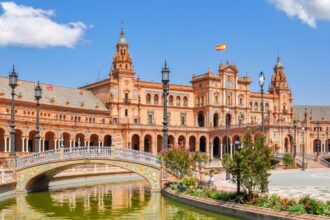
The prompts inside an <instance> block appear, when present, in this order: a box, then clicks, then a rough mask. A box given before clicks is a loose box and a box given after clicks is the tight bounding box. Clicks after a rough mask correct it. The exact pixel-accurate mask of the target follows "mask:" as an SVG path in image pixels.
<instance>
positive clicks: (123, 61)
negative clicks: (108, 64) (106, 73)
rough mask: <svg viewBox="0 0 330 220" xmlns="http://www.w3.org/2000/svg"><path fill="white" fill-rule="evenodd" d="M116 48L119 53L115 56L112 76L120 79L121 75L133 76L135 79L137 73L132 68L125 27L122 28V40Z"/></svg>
mask: <svg viewBox="0 0 330 220" xmlns="http://www.w3.org/2000/svg"><path fill="white" fill-rule="evenodd" d="M116 47H117V52H116V54H115V55H114V57H113V61H112V72H111V74H112V76H113V77H115V78H118V77H119V75H121V74H124V75H125V76H128V75H131V76H132V77H134V74H135V71H134V69H133V66H132V59H131V55H130V54H129V51H128V43H127V42H126V39H125V33H124V28H123V27H122V28H121V31H120V39H119V41H118V43H117V45H116Z"/></svg>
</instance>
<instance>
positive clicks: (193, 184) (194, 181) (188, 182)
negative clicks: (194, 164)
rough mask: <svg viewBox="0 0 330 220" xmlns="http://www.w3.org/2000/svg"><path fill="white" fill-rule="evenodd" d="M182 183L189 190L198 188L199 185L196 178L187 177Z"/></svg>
mask: <svg viewBox="0 0 330 220" xmlns="http://www.w3.org/2000/svg"><path fill="white" fill-rule="evenodd" d="M181 182H182V183H183V184H185V185H186V186H188V187H189V188H196V187H197V185H198V179H197V178H195V177H185V178H183V179H182V181H181Z"/></svg>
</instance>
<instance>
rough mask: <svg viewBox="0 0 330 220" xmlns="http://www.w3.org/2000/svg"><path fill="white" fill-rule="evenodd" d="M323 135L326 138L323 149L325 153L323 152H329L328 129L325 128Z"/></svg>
mask: <svg viewBox="0 0 330 220" xmlns="http://www.w3.org/2000/svg"><path fill="white" fill-rule="evenodd" d="M325 134H326V138H327V140H326V145H325V149H324V151H325V152H329V141H328V136H329V129H328V127H327V130H326V131H325Z"/></svg>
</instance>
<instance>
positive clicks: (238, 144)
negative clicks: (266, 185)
mask: <svg viewBox="0 0 330 220" xmlns="http://www.w3.org/2000/svg"><path fill="white" fill-rule="evenodd" d="M235 149H236V151H237V152H239V151H240V150H241V149H242V144H241V142H240V141H239V140H237V141H235ZM235 159H236V164H237V181H236V183H237V191H236V202H237V203H242V200H241V171H240V168H241V167H240V165H241V159H240V158H239V157H238V156H237V155H235Z"/></svg>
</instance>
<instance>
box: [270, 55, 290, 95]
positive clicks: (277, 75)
mask: <svg viewBox="0 0 330 220" xmlns="http://www.w3.org/2000/svg"><path fill="white" fill-rule="evenodd" d="M288 89H289V88H288V85H287V81H286V75H285V73H284V66H283V65H282V64H281V58H280V55H278V56H277V62H276V64H275V66H274V73H273V76H272V81H271V85H270V87H269V93H272V94H274V93H279V92H280V91H281V90H288Z"/></svg>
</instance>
